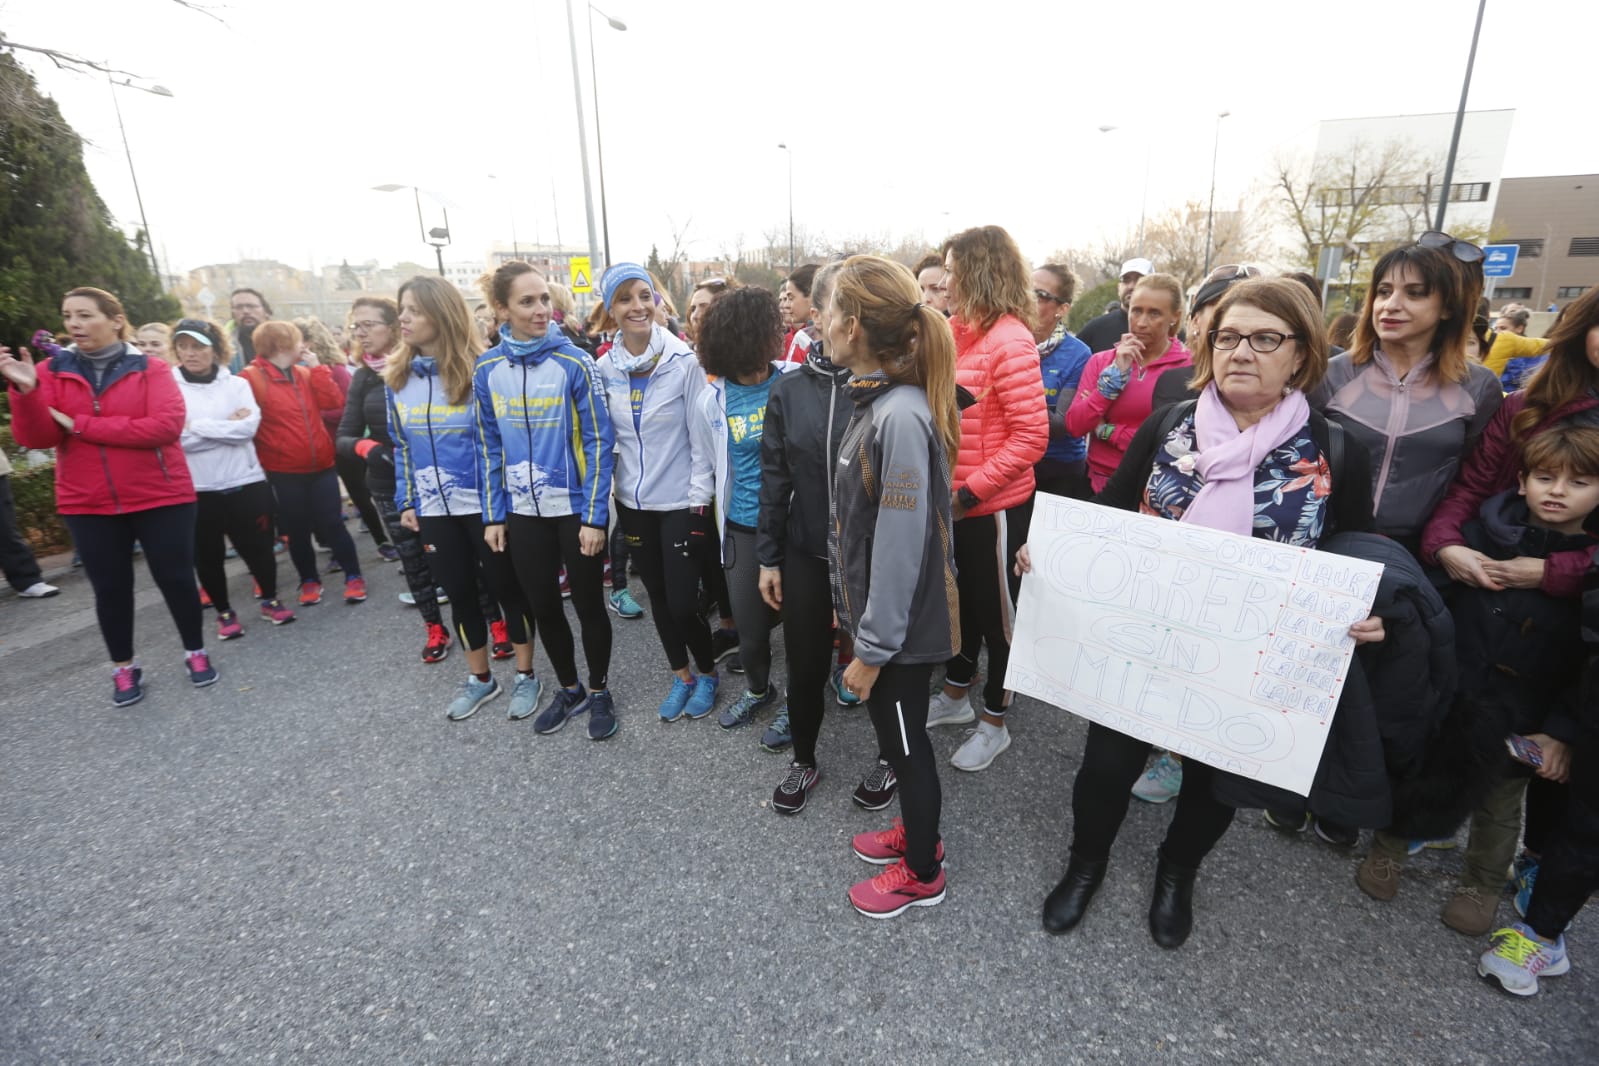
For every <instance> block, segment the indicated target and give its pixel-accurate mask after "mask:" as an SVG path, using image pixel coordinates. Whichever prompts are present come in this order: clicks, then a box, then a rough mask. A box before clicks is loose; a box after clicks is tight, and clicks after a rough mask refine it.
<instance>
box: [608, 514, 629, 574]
mask: <svg viewBox="0 0 1599 1066" xmlns="http://www.w3.org/2000/svg"><path fill="white" fill-rule="evenodd" d="M610 559H611V591H612V592H621V591H622V590H623V589H625V588H627V535H626V534H625V533H623V532H622V523H621V522H620V521H618V522H617V523H616V524H615V525H613V526H612V527H611V537H610Z"/></svg>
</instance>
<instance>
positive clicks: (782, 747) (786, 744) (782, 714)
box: [761, 704, 794, 754]
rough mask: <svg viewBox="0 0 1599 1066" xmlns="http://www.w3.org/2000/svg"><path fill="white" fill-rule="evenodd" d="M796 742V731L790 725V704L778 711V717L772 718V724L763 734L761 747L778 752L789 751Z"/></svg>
mask: <svg viewBox="0 0 1599 1066" xmlns="http://www.w3.org/2000/svg"><path fill="white" fill-rule="evenodd" d="M793 744H794V731H793V730H792V729H790V728H789V725H788V705H787V704H784V705H783V709H782V710H780V711H778V712H777V717H776V718H773V719H772V724H771V725H769V726H767V727H766V732H764V733H762V734H761V747H763V748H765V749H766V750H767V751H769V752H772V753H773V754H776V753H777V752H780V751H787V750H788V749H789V748H790V747H792V746H793Z"/></svg>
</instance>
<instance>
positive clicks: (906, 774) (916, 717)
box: [784, 592, 944, 879]
mask: <svg viewBox="0 0 1599 1066" xmlns="http://www.w3.org/2000/svg"><path fill="white" fill-rule="evenodd" d="M784 596H785V598H786V597H787V593H786V592H785V594H784ZM932 679H933V664H931V663H913V664H906V665H901V664H899V663H889V664H888V665H887V666H885V667H883V669H882V671H881V672H879V673H878V675H877V682H876V683H875V684H874V685H873V686H872V694H871V696H870V698H868V699H867V701H866V706H867V709H868V710H869V711H870V712H871V715H872V728H873V729H875V730H877V747H878V750H879V751H881V752H883V753H884V756H883V757H884V758H886V759H887V760H888V765H890V766H892V767H893V768H894V776H895V777H897V778H899V814H900V819H901V820H902V821H903V822H904V823H905V865H907V866H909V867H910V868H911V872H912V873H914V874H915V875H916V876H917V877H920V878H923V879H926V878H929V877H932V876H933V874H934V873H936V872H937V871H938V819H939V815H940V814H941V813H942V809H943V802H944V796H943V792H942V791H940V789H939V785H938V763H937V762H936V761H935V760H934V758H933V742H932V741H931V740H929V739H928V737H927V699H928V696H929V695H930V693H929V692H928V685H929V684H930V683H931V682H932ZM789 720H790V721H791V722H792V721H793V717H792V712H791V713H790V719H789Z"/></svg>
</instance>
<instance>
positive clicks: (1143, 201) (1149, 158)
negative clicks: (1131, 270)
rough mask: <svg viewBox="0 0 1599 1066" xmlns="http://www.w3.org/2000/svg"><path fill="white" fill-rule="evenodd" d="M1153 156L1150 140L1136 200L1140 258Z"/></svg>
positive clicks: (1103, 130) (1106, 130)
mask: <svg viewBox="0 0 1599 1066" xmlns="http://www.w3.org/2000/svg"><path fill="white" fill-rule="evenodd" d="M1119 129H1121V127H1120V126H1101V127H1099V132H1100V133H1110V132H1111V131H1113V130H1119ZM1154 158H1155V145H1154V143H1153V142H1150V143H1149V144H1148V145H1147V146H1146V147H1145V149H1144V195H1143V198H1142V199H1141V200H1139V201H1138V257H1139V258H1140V259H1142V258H1144V215H1145V212H1146V211H1147V210H1148V209H1149V168H1150V164H1151V163H1153V162H1154Z"/></svg>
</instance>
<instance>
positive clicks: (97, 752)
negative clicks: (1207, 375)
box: [0, 538, 1599, 1066]
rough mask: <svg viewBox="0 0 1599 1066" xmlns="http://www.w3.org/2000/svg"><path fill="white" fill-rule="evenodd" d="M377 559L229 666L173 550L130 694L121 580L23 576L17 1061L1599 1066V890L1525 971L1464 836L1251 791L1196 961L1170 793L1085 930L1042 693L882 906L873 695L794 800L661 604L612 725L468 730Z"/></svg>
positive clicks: (1068, 747)
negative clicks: (1366, 843)
mask: <svg viewBox="0 0 1599 1066" xmlns="http://www.w3.org/2000/svg"><path fill="white" fill-rule="evenodd" d="M362 551H363V557H364V558H365V557H370V561H369V562H368V566H369V572H368V578H369V580H370V583H371V587H372V599H371V601H370V602H368V603H366V604H365V605H362V606H357V607H346V606H345V605H343V604H342V603H340V602H337V601H336V599H334V600H330V602H328V603H327V604H324V605H322V606H318V607H314V608H310V609H307V610H304V611H303V612H302V613H301V618H300V620H299V621H298V622H297V623H295V624H294V625H291V626H287V627H284V628H281V629H273V628H271V627H269V626H266V625H264V624H261V623H259V622H255V623H251V622H249V621H248V620H247V621H246V625H247V636H246V637H245V639H243V640H241V641H236V642H233V643H230V644H226V645H217V644H213V645H212V646H211V650H212V651H213V653H214V657H215V661H216V663H217V665H218V667H219V669H220V670H221V673H222V677H221V681H220V683H219V684H217V685H216V686H214V687H212V688H209V689H205V690H195V689H192V688H191V687H190V686H189V684H188V683H187V681H186V680H185V678H184V675H183V671H182V667H181V664H180V652H179V645H178V641H177V638H176V634H175V632H174V631H173V628H172V626H171V623H170V620H169V619H168V617H167V614H166V611H165V609H164V607H163V606H162V605H161V603H160V601H159V599H158V597H156V595H155V594H154V592H153V591H152V590H151V589H150V588H149V581H148V578H147V577H146V578H145V579H144V580H143V584H142V585H141V589H142V591H141V600H140V602H141V607H140V611H139V617H138V626H139V633H140V635H141V636H140V650H141V659H142V661H143V664H144V666H145V672H146V693H147V694H146V698H145V700H144V702H143V703H142V704H140V705H138V706H136V707H133V708H130V709H126V710H117V709H114V708H113V707H112V706H111V705H110V699H109V694H110V688H111V686H110V677H109V671H108V670H107V668H106V665H105V663H104V648H103V645H102V644H101V642H100V638H99V634H98V632H97V630H96V628H95V624H94V615H93V602H92V598H91V595H90V591H89V588H88V586H87V583H86V581H85V580H84V579H83V578H82V577H81V576H78V575H69V576H66V577H65V578H63V579H62V580H61V584H62V585H63V589H64V591H63V595H61V596H60V597H58V598H56V599H53V600H48V601H19V600H17V599H16V598H15V597H13V596H11V594H10V593H9V590H5V591H0V752H3V759H0V1063H36V1062H37V1063H55V1062H60V1063H98V1062H126V1063H167V1062H174V1063H178V1062H183V1063H187V1062H213V1061H237V1062H296V1063H324V1062H330V1063H344V1062H363V1063H365V1062H371V1063H413V1062H415V1063H478V1062H506V1063H520V1062H541V1063H542V1062H563V1063H567V1064H572V1066H575V1064H577V1063H599V1062H617V1063H654V1062H661V1063H667V1062H671V1063H682V1062H705V1063H724V1062H843V1061H895V1062H939V1063H944V1062H950V1063H959V1062H976V1061H985V1062H995V1063H1010V1062H1017V1063H1030V1062H1039V1063H1062V1062H1140V1063H1142V1062H1172V1063H1192V1062H1202V1061H1218V1062H1262V1063H1274V1064H1275V1063H1284V1064H1286V1063H1316V1064H1324V1063H1365V1062H1372V1063H1382V1064H1391V1063H1495V1064H1497V1063H1502V1062H1505V1061H1540V1062H1561V1063H1579V1062H1595V1061H1599V1023H1596V1022H1595V1020H1594V1015H1593V1010H1592V1007H1593V1004H1594V1003H1595V1002H1599V920H1596V918H1595V915H1594V913H1593V908H1589V911H1588V912H1586V913H1584V914H1583V915H1581V916H1579V918H1578V919H1577V921H1576V923H1575V924H1574V926H1573V928H1572V930H1571V932H1570V934H1569V935H1568V940H1569V943H1570V945H1571V952H1572V957H1573V960H1574V962H1575V969H1574V970H1573V972H1572V973H1571V974H1570V975H1569V976H1566V977H1563V978H1557V979H1551V980H1546V981H1545V983H1544V985H1545V990H1544V992H1543V993H1542V994H1541V995H1540V996H1538V997H1537V998H1535V999H1532V1000H1519V999H1514V998H1512V997H1510V996H1507V995H1505V994H1503V993H1501V992H1499V991H1498V990H1497V989H1495V988H1493V987H1490V986H1488V985H1485V984H1484V983H1482V982H1481V981H1479V980H1478V978H1477V977H1476V974H1475V971H1474V967H1473V963H1474V960H1475V958H1476V956H1477V954H1478V953H1479V952H1481V951H1482V950H1483V948H1484V947H1485V946H1486V945H1485V942H1483V941H1473V940H1469V939H1467V938H1464V937H1462V936H1460V935H1458V934H1456V933H1454V932H1452V931H1450V930H1449V929H1448V928H1446V927H1445V926H1444V925H1442V924H1441V923H1440V922H1439V920H1438V910H1439V908H1440V907H1441V906H1442V905H1443V903H1444V902H1445V901H1446V899H1447V898H1448V894H1449V889H1450V886H1451V884H1452V881H1451V877H1452V874H1453V872H1454V870H1455V869H1456V866H1457V864H1458V861H1459V860H1458V857H1456V856H1452V855H1450V854H1448V853H1427V854H1424V855H1423V856H1420V857H1418V858H1417V859H1415V860H1413V861H1412V863H1411V865H1410V867H1409V869H1408V870H1407V874H1406V880H1405V883H1404V885H1403V889H1402V893H1401V896H1400V898H1399V899H1398V900H1397V901H1395V902H1394V903H1391V904H1387V905H1383V904H1378V903H1375V902H1372V901H1371V900H1368V899H1367V898H1366V897H1365V896H1364V895H1362V894H1361V893H1360V891H1359V890H1358V889H1357V888H1356V887H1355V885H1354V881H1353V874H1354V869H1355V865H1356V863H1357V860H1358V852H1357V853H1354V854H1350V853H1341V852H1338V851H1335V850H1334V849H1332V848H1329V847H1327V846H1325V845H1323V844H1320V843H1319V842H1316V841H1314V840H1311V839H1306V838H1296V839H1284V838H1282V837H1280V836H1279V835H1277V834H1276V833H1274V832H1273V831H1271V830H1269V829H1267V828H1265V827H1264V826H1263V824H1262V823H1261V822H1260V821H1259V815H1258V814H1257V813H1254V812H1245V813H1243V814H1241V815H1240V818H1239V821H1238V822H1237V823H1236V824H1235V826H1234V828H1233V830H1232V831H1231V832H1230V833H1229V834H1228V835H1227V837H1226V838H1225V839H1224V840H1223V841H1222V843H1221V845H1220V846H1219V847H1218V849H1217V850H1216V852H1215V853H1214V854H1213V855H1212V857H1211V858H1210V860H1209V862H1208V863H1207V865H1206V868H1205V870H1204V871H1203V872H1202V874H1201V879H1200V883H1199V890H1198V897H1197V905H1196V923H1197V924H1196V929H1195V932H1194V935H1193V937H1192V939H1191V940H1190V941H1189V943H1188V944H1187V945H1186V946H1185V947H1184V948H1182V949H1181V950H1179V951H1176V952H1166V951H1162V950H1161V949H1159V948H1157V947H1156V946H1155V945H1154V944H1153V943H1152V942H1151V941H1150V939H1149V936H1148V933H1147V931H1146V928H1145V924H1144V917H1143V914H1144V910H1145V908H1146V907H1147V903H1148V892H1149V883H1150V881H1151V879H1152V876H1153V868H1154V849H1155V846H1156V844H1157V842H1158V841H1159V839H1160V837H1161V835H1162V833H1163V832H1164V827H1165V824H1166V822H1167V820H1168V819H1169V817H1170V812H1169V810H1167V809H1161V808H1152V807H1148V806H1145V805H1142V804H1136V803H1135V804H1134V809H1133V811H1132V813H1131V814H1130V816H1129V818H1128V821H1127V824H1126V827H1125V828H1124V830H1123V832H1122V836H1121V839H1120V840H1119V842H1118V844H1117V850H1116V852H1115V855H1114V857H1113V861H1112V867H1111V872H1110V876H1109V878H1108V880H1107V882H1106V884H1105V886H1104V888H1103V889H1102V890H1101V893H1100V896H1099V898H1098V899H1097V900H1096V901H1095V904H1094V907H1093V910H1092V911H1091V913H1090V916H1089V918H1088V920H1087V921H1086V922H1085V923H1084V925H1083V927H1082V928H1081V929H1079V930H1077V931H1076V932H1075V933H1073V934H1070V935H1068V936H1065V937H1061V938H1054V937H1050V936H1047V935H1046V934H1044V933H1043V932H1042V931H1041V930H1040V928H1039V908H1040V904H1041V902H1042V900H1043V897H1044V894H1045V893H1046V892H1047V891H1048V890H1049V888H1050V887H1051V886H1052V885H1053V884H1054V882H1055V880H1056V879H1057V878H1058V877H1059V876H1060V873H1061V870H1062V868H1063V855H1064V849H1065V843H1066V838H1067V833H1068V828H1069V820H1070V813H1069V805H1068V798H1069V795H1070V786H1071V781H1072V775H1073V772H1074V769H1075V766H1076V762H1077V759H1078V756H1079V754H1080V752H1081V745H1082V734H1083V726H1082V724H1081V722H1080V721H1079V720H1077V719H1075V718H1073V717H1072V716H1071V715H1069V714H1066V713H1064V712H1061V711H1059V710H1056V709H1053V708H1050V707H1047V706H1043V705H1040V704H1036V703H1033V702H1032V701H1029V700H1023V701H1021V703H1020V706H1019V709H1018V710H1017V711H1016V712H1015V714H1014V716H1013V726H1012V729H1013V732H1014V736H1015V743H1014V745H1013V747H1012V748H1011V750H1010V751H1009V752H1008V753H1007V754H1005V755H1003V756H1001V758H1000V760H999V761H998V762H997V763H995V765H994V766H993V768H991V769H990V770H988V771H986V772H984V773H981V774H977V775H968V774H962V773H960V772H958V771H956V770H954V769H952V768H949V767H948V765H947V762H946V763H945V764H944V765H943V769H942V770H941V775H942V779H943V783H944V803H945V807H944V810H945V816H944V826H943V828H944V835H945V840H946V843H947V848H948V856H949V858H948V867H947V869H948V874H949V885H950V888H949V895H948V898H947V900H946V902H945V903H944V904H943V905H942V906H939V907H936V908H931V909H925V910H915V911H911V912H909V913H907V914H906V915H905V916H903V917H901V918H899V919H896V920H893V921H888V922H876V921H870V920H868V919H865V918H862V917H860V916H858V915H857V914H855V912H854V911H853V910H851V909H850V907H849V905H848V903H847V902H846V899H845V890H846V889H847V887H848V886H849V885H850V884H851V883H852V882H854V881H856V880H858V879H860V878H862V877H865V876H867V875H869V874H870V873H871V872H873V871H872V868H870V867H867V866H866V865H865V864H863V863H861V862H860V861H858V860H857V859H855V858H854V857H853V856H852V855H851V854H850V851H849V839H850V836H851V835H852V834H853V833H856V832H859V831H861V830H864V829H870V828H881V827H884V826H886V825H887V823H888V820H889V817H890V816H891V815H892V814H893V813H894V812H893V810H892V809H890V810H889V811H884V812H880V813H877V814H869V813H866V812H863V811H860V810H858V809H856V808H855V807H854V806H853V805H852V804H851V803H850V802H849V798H848V797H849V793H850V790H851V789H853V788H854V786H855V784H856V782H857V780H858V779H859V776H860V774H861V773H862V772H863V771H864V769H865V768H866V766H867V763H868V762H869V760H870V758H871V753H872V751H873V743H872V740H871V730H870V726H869V724H868V722H867V720H866V717H865V714H864V712H861V711H845V710H833V711H830V712H829V714H828V717H827V721H826V723H825V725H824V729H823V734H822V741H821V748H820V760H821V763H822V775H823V776H822V782H821V785H820V787H819V788H818V789H817V791H816V793H815V794H814V795H813V797H812V800H811V804H810V806H809V808H808V809H807V810H806V811H805V812H803V813H802V814H801V815H799V816H797V817H794V818H783V817H781V816H779V815H777V814H774V813H773V812H772V811H771V810H770V809H769V808H768V806H767V804H768V802H769V797H770V794H771V790H772V788H773V787H774V786H775V785H776V784H777V782H778V780H779V779H780V778H781V776H782V771H783V769H784V768H785V766H786V759H784V758H783V757H779V756H774V755H770V754H767V753H765V752H763V751H761V750H760V749H759V748H758V747H757V745H756V734H757V732H758V731H757V730H744V731H739V732H731V733H729V732H724V731H723V730H721V729H720V728H718V727H717V726H716V724H715V722H714V719H706V720H703V721H700V722H694V723H679V724H675V725H670V726H666V725H662V724H660V723H659V722H658V721H656V720H655V713H654V707H655V704H656V703H657V702H658V701H659V699H660V696H661V695H662V690H663V681H664V679H665V678H666V671H665V668H664V660H663V659H662V656H661V653H660V650H659V647H658V645H657V643H656V640H655V634H654V629H653V627H652V626H651V625H650V623H649V622H648V621H647V620H644V621H636V622H621V621H617V622H616V623H615V631H616V653H615V659H614V666H613V671H612V687H613V691H614V692H615V693H616V697H617V703H618V708H619V713H620V715H621V721H622V727H621V731H620V732H619V733H618V735H617V736H616V737H615V738H613V739H612V740H610V741H607V742H605V743H600V744H596V743H593V742H590V741H589V740H588V738H587V736H586V734H585V733H584V731H583V729H582V728H581V721H580V722H579V724H578V726H577V728H568V729H567V730H565V731H563V732H561V733H559V734H556V735H555V736H551V737H540V736H538V735H536V734H535V733H534V732H533V730H532V728H531V725H532V723H531V721H528V722H520V723H511V722H508V721H507V720H506V719H505V706H506V698H505V697H502V698H501V699H500V700H498V701H496V702H495V703H493V704H490V705H489V706H488V707H487V708H486V709H485V710H484V711H482V712H480V713H479V714H478V715H477V716H476V717H475V718H473V719H471V720H470V721H468V722H464V723H450V722H447V721H445V719H444V716H443V708H444V706H445V704H446V703H447V702H448V700H449V698H450V697H451V695H452V693H453V689H454V688H455V686H456V685H457V683H458V681H459V679H460V677H461V676H462V669H463V661H462V659H461V658H460V657H459V655H458V653H457V654H452V655H451V657H450V659H448V660H447V661H446V662H445V663H443V664H441V665H437V666H427V665H424V664H422V663H421V662H420V661H418V658H417V654H418V652H419V650H420V646H421V636H422V627H421V624H420V622H419V621H418V619H417V617H416V615H415V613H414V612H413V611H411V610H409V609H407V608H404V607H401V606H399V605H398V604H397V603H396V602H395V599H394V597H395V594H396V593H397V592H399V591H400V590H401V589H402V588H403V584H402V581H401V578H400V575H399V573H398V571H397V570H396V569H395V568H394V567H392V566H388V565H382V564H380V563H378V562H377V561H376V558H375V556H374V555H373V553H372V551H371V545H370V541H368V540H366V538H362ZM233 565H234V566H235V567H237V565H238V564H237V563H235V564H233ZM283 570H284V573H285V576H287V573H288V568H287V563H286V562H285V563H284V568H283ZM234 585H235V588H236V589H237V590H239V592H241V593H247V592H248V578H243V577H239V578H236V579H235V582H234ZM336 589H337V583H336V579H335V584H334V585H333V586H331V587H330V590H334V591H336ZM634 590H635V594H638V595H640V597H641V599H642V592H641V590H640V589H639V588H638V586H637V583H636V582H635V586H634ZM646 606H647V601H646ZM211 624H212V623H211V621H210V618H209V615H208V620H207V625H208V626H210V625H211ZM539 662H540V666H541V670H543V672H544V673H545V675H546V682H547V683H548V682H549V681H550V680H551V679H550V678H549V677H548V671H547V668H546V667H545V663H544V659H543V655H542V652H541V653H540V657H539ZM501 665H503V664H501ZM780 671H781V668H779V676H781V672H780ZM503 676H505V677H508V676H509V673H508V671H506V672H505V673H504V674H503ZM736 680H737V679H736V678H735V679H732V681H730V682H729V683H727V684H725V685H724V689H723V699H724V701H725V700H727V699H731V698H732V695H733V694H734V690H735V685H734V683H732V682H736ZM936 740H937V747H938V750H939V751H940V752H941V754H942V757H944V758H945V759H947V756H948V755H949V754H950V753H952V752H953V750H954V749H955V747H956V746H957V744H958V743H959V742H960V740H961V735H960V731H959V730H958V729H957V730H947V731H940V732H939V733H938V735H937V737H936ZM1511 913H1512V912H1511V911H1510V909H1509V905H1508V902H1507V903H1505V904H1503V905H1502V906H1501V909H1500V918H1501V921H1508V920H1509V916H1510V915H1511Z"/></svg>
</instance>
